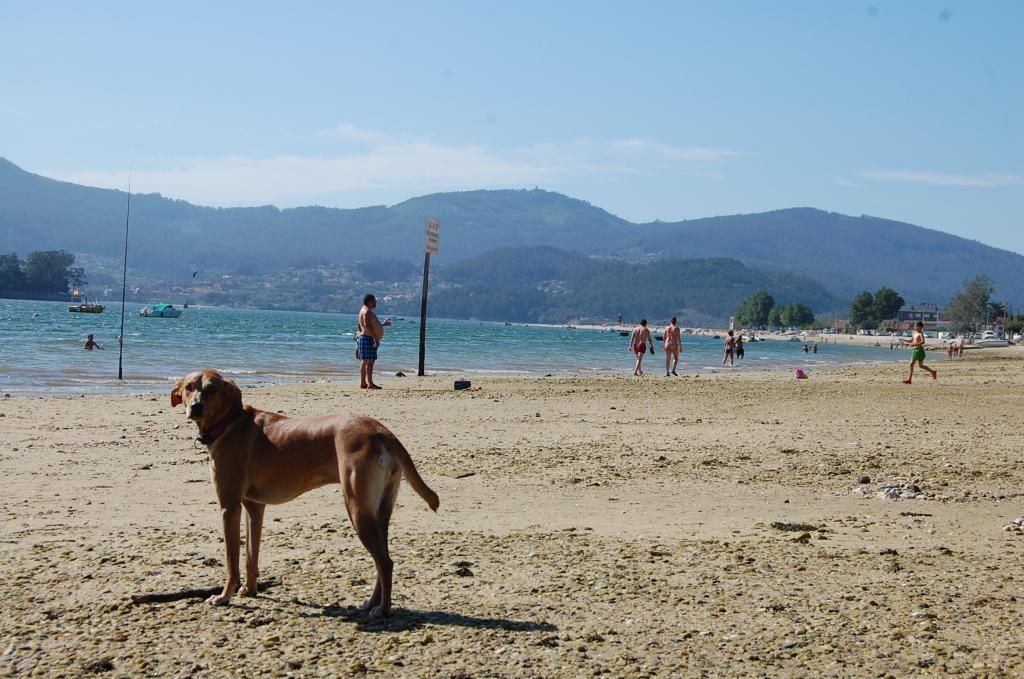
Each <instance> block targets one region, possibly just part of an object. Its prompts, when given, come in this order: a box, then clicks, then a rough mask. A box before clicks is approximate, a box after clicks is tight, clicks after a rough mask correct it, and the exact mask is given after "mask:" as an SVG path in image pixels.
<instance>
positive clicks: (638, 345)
mask: <svg viewBox="0 0 1024 679" xmlns="http://www.w3.org/2000/svg"><path fill="white" fill-rule="evenodd" d="M648 344H650V345H651V353H652V354H653V353H654V338H653V337H651V330H650V328H648V327H647V319H646V318H645V319H643V320H641V321H640V325H638V326H636V327H635V328H633V332H632V333H631V334H630V336H629V348H630V350H631V351H632V352H633V353H634V354H636V366H635V367H634V368H633V374H634V375H636V376H638V377H639V376H640V375H643V374H644V371H643V370H642V369H641V366H642V365H643V362H644V354H646V353H647V345H648Z"/></svg>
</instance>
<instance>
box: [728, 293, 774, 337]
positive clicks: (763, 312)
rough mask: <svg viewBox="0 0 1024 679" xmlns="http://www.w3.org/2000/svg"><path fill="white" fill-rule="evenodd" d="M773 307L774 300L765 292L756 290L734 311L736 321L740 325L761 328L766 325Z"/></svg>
mask: <svg viewBox="0 0 1024 679" xmlns="http://www.w3.org/2000/svg"><path fill="white" fill-rule="evenodd" d="M774 306H775V300H774V299H773V298H772V296H771V295H769V294H768V291H767V290H758V291H757V292H755V293H754V294H753V295H751V296H750V297H748V298H746V299H745V300H743V302H742V303H740V306H739V308H738V309H736V320H737V322H739V324H740V325H742V326H746V327H753V328H763V327H765V326H766V325H768V314H770V313H771V310H772V308H773V307H774Z"/></svg>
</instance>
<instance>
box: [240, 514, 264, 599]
mask: <svg viewBox="0 0 1024 679" xmlns="http://www.w3.org/2000/svg"><path fill="white" fill-rule="evenodd" d="M242 506H244V507H245V585H244V586H243V587H242V588H241V589H239V590H238V593H239V594H241V595H242V596H256V594H257V592H256V589H257V588H256V581H257V580H259V576H260V539H261V538H262V536H263V510H264V509H266V508H267V506H266V505H264V504H260V503H259V502H252V501H251V500H245V501H243V502H242Z"/></svg>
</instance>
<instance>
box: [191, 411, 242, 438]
mask: <svg viewBox="0 0 1024 679" xmlns="http://www.w3.org/2000/svg"><path fill="white" fill-rule="evenodd" d="M243 412H244V411H243V410H242V407H241V406H238V407H236V408H234V409H233V410H232V411H231V412H230V413H228V414H227V415H225V416H224V417H222V418H221V420H220V422H218V423H217V424H215V425H213V427H212V428H211V429H207V430H206V431H201V432H199V436H197V437H196V443H201V444H203V445H204V446H211V445H213V442H214V441H216V440H217V439H219V438H220V437H221V436H222V435H223V434H224V432H225V431H226V430H227V428H228V427H230V426H231V425H232V424H233V423H234V421H235V420H237V419H238V418H239V417H240V416H241V415H242V413H243Z"/></svg>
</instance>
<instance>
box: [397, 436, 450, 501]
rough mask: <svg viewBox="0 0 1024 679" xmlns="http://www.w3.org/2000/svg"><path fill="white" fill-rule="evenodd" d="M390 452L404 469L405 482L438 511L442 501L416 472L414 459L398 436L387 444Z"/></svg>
mask: <svg viewBox="0 0 1024 679" xmlns="http://www.w3.org/2000/svg"><path fill="white" fill-rule="evenodd" d="M387 447H388V451H389V452H390V453H391V454H392V455H394V456H395V459H396V460H398V466H399V467H401V468H402V474H403V475H404V476H405V480H406V481H408V482H409V485H410V486H412V489H413V490H415V491H416V494H417V495H419V496H420V497H421V498H423V501H424V502H426V503H427V506H428V507H430V509H431V510H432V511H435V512H436V511H437V507H438V505H440V504H441V500H440V499H438V497H437V493H435V492H434V491H432V490H431V489H430V486H428V485H427V484H426V483H424V481H423V479H422V478H421V477H420V473H419V472H418V471H416V465H414V464H413V463H412V458H411V457H410V456H409V451H408V450H406V449H405V446H403V445H402V442H401V441H399V440H398V437H397V436H392V437H391V438H390V440H389V441H388V442H387Z"/></svg>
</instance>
